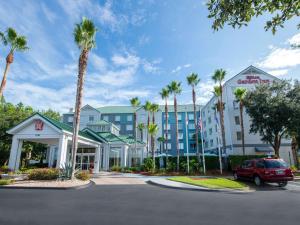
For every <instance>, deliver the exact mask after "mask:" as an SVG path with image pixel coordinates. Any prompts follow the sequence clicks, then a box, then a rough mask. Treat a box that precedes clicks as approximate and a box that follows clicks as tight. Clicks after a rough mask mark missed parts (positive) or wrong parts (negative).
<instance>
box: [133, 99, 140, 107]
mask: <svg viewBox="0 0 300 225" xmlns="http://www.w3.org/2000/svg"><path fill="white" fill-rule="evenodd" d="M130 104H131V106H132V107H138V106H139V105H141V102H140V100H139V98H138V97H134V98H132V99H130Z"/></svg>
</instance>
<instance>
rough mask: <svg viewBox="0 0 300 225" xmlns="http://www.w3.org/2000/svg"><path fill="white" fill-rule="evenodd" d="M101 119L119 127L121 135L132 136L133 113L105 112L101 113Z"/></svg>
mask: <svg viewBox="0 0 300 225" xmlns="http://www.w3.org/2000/svg"><path fill="white" fill-rule="evenodd" d="M101 119H102V120H106V121H108V122H111V123H113V124H115V125H116V126H117V127H118V128H119V129H120V134H121V135H129V136H133V134H134V130H133V129H134V121H133V113H122V112H120V113H109V114H108V113H106V114H101Z"/></svg>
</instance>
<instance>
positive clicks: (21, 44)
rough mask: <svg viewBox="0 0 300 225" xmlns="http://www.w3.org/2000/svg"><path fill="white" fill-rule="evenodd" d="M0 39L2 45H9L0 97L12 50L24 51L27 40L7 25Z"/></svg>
mask: <svg viewBox="0 0 300 225" xmlns="http://www.w3.org/2000/svg"><path fill="white" fill-rule="evenodd" d="M0 39H1V40H2V42H3V44H4V45H9V46H10V50H9V53H8V55H7V56H6V65H5V69H4V74H3V78H2V82H1V86H0V99H1V98H2V96H3V91H4V88H5V85H6V79H7V73H8V70H9V67H10V65H11V64H12V63H13V62H14V52H15V51H20V52H22V51H26V50H27V49H29V48H28V46H27V40H26V37H25V36H22V35H19V34H18V33H17V32H16V31H15V30H14V29H13V28H11V27H9V28H8V29H7V31H6V33H5V34H3V33H1V34H0Z"/></svg>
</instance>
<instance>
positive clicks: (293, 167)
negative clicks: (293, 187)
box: [290, 165, 298, 173]
mask: <svg viewBox="0 0 300 225" xmlns="http://www.w3.org/2000/svg"><path fill="white" fill-rule="evenodd" d="M290 168H291V170H292V172H293V173H295V172H297V170H298V169H297V167H296V166H294V165H293V166H291V167H290Z"/></svg>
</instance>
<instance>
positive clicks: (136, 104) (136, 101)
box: [130, 97, 141, 152]
mask: <svg viewBox="0 0 300 225" xmlns="http://www.w3.org/2000/svg"><path fill="white" fill-rule="evenodd" d="M130 104H131V106H132V107H133V109H134V113H133V117H134V119H133V121H134V130H133V131H134V151H135V152H137V149H136V138H137V137H136V135H137V133H136V130H137V113H136V111H137V109H138V107H139V106H140V105H141V102H140V100H139V98H138V97H135V98H132V99H130Z"/></svg>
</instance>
